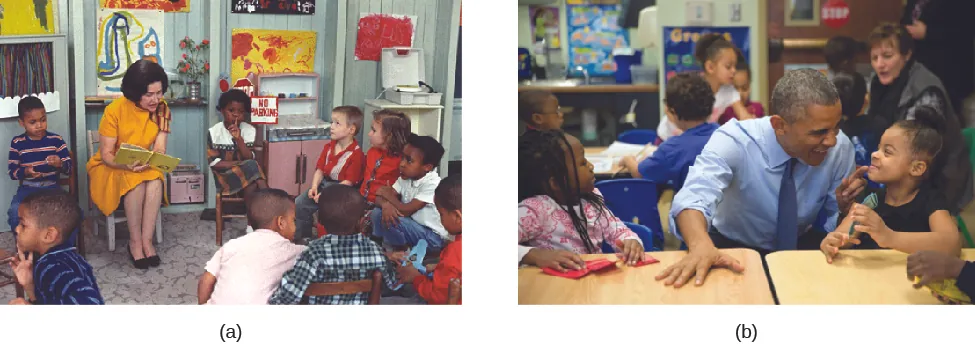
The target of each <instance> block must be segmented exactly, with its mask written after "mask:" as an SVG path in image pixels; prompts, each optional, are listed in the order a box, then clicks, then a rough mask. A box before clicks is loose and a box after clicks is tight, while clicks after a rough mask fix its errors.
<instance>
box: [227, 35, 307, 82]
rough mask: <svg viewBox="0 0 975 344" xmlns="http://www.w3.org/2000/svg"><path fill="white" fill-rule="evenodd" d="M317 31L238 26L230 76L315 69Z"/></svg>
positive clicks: (233, 42)
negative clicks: (260, 28) (244, 27)
mask: <svg viewBox="0 0 975 344" xmlns="http://www.w3.org/2000/svg"><path fill="white" fill-rule="evenodd" d="M315 38H316V33H315V31H288V30H259V29H234V30H233V34H232V36H231V39H230V47H231V61H230V79H231V80H240V79H241V78H244V77H247V74H248V73H255V74H262V73H300V72H312V71H314V69H315V42H316V41H315Z"/></svg>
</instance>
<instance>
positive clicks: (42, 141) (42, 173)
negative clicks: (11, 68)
mask: <svg viewBox="0 0 975 344" xmlns="http://www.w3.org/2000/svg"><path fill="white" fill-rule="evenodd" d="M17 114H18V116H19V117H18V119H17V122H19V123H20V126H21V127H23V128H24V133H23V134H21V135H17V136H15V137H14V138H13V139H12V140H10V154H9V157H8V158H7V174H8V175H9V176H10V179H13V180H20V181H23V184H22V185H21V186H20V187H19V188H17V193H16V194H15V195H14V198H13V199H12V200H11V201H10V209H9V210H7V224H9V225H10V230H11V231H13V232H14V237H15V238H16V235H17V232H16V231H14V229H15V228H17V222H18V221H17V208H18V205H19V204H20V202H21V201H22V200H23V199H24V198H25V197H27V196H29V195H31V194H33V193H35V192H37V191H40V190H44V189H54V188H58V178H60V177H61V173H65V174H69V173H71V164H72V161H71V157H70V154H69V151H68V145H67V144H66V143H65V142H64V139H62V138H61V136H60V135H58V134H55V133H52V132H49V131H47V113H46V111H45V110H44V103H42V102H41V100H40V99H38V98H37V97H33V96H31V97H25V98H24V99H21V100H20V103H18V104H17ZM71 230H72V232H71V233H70V235H69V239H70V240H68V242H69V243H71V245H72V246H74V242H75V238H76V234H75V233H74V231H73V229H71Z"/></svg>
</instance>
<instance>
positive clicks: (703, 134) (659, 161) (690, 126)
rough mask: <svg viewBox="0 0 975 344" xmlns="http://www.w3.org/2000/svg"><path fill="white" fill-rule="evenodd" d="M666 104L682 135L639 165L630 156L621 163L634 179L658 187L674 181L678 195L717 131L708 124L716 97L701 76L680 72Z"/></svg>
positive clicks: (668, 141) (671, 87) (669, 84)
mask: <svg viewBox="0 0 975 344" xmlns="http://www.w3.org/2000/svg"><path fill="white" fill-rule="evenodd" d="M664 103H665V104H666V105H667V107H666V109H665V111H666V113H667V118H669V119H670V122H671V123H674V124H676V125H677V127H678V128H680V130H681V132H682V134H680V135H678V136H675V137H672V138H670V139H669V140H667V141H664V143H662V144H660V147H659V148H657V151H655V152H653V155H652V156H650V157H648V158H646V159H644V160H643V161H641V162H639V163H637V161H636V158H634V157H632V156H628V157H624V158H623V159H620V163H619V164H620V166H622V167H623V168H625V169H626V170H628V171H629V172H630V175H632V176H633V177H634V178H645V179H647V180H650V181H653V182H655V183H658V184H660V183H667V182H669V181H673V182H674V190H675V192H676V191H679V190H680V188H681V187H682V186H683V185H684V179H685V178H687V171H688V170H689V169H690V167H691V165H694V160H695V159H697V156H698V155H700V154H701V151H702V150H704V145H706V144H707V143H708V140H709V139H711V134H713V133H714V131H715V130H718V125H717V124H714V123H708V122H707V120H708V116H710V115H711V108H712V106H713V104H714V94H713V93H712V92H711V87H710V86H709V85H708V83H707V81H705V80H704V78H703V77H701V76H700V75H698V74H696V73H681V74H677V75H675V76H674V77H672V78H671V79H670V81H667V90H666V98H664Z"/></svg>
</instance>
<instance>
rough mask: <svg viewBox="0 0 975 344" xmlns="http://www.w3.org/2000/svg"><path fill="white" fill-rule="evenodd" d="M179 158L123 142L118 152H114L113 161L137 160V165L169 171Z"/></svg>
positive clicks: (130, 161) (133, 161)
mask: <svg viewBox="0 0 975 344" xmlns="http://www.w3.org/2000/svg"><path fill="white" fill-rule="evenodd" d="M179 161H180V159H179V158H176V157H172V156H169V155H166V154H162V153H159V152H153V151H149V150H146V149H145V148H142V147H139V146H136V145H130V144H128V143H123V144H122V145H121V146H120V147H119V149H118V152H116V153H115V163H117V164H123V165H131V164H132V163H135V162H138V164H139V165H143V164H147V165H149V167H152V168H155V169H157V170H159V171H162V172H163V173H170V172H172V171H173V169H175V168H176V165H179Z"/></svg>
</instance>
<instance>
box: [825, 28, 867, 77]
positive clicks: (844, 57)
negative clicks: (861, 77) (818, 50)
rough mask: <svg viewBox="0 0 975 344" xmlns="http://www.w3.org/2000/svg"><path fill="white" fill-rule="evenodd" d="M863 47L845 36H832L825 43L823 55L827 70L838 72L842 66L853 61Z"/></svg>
mask: <svg viewBox="0 0 975 344" xmlns="http://www.w3.org/2000/svg"><path fill="white" fill-rule="evenodd" d="M861 50H863V47H862V46H861V44H860V43H859V42H857V41H856V40H855V39H853V38H850V37H847V36H834V37H832V38H830V39H829V40H828V41H826V46H824V47H823V55H824V56H825V57H826V65H827V66H829V69H832V70H840V69H841V67H842V65H843V64H846V63H848V62H851V61H853V59H855V58H856V55H857V52H859V51H861Z"/></svg>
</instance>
